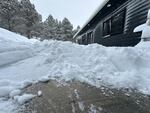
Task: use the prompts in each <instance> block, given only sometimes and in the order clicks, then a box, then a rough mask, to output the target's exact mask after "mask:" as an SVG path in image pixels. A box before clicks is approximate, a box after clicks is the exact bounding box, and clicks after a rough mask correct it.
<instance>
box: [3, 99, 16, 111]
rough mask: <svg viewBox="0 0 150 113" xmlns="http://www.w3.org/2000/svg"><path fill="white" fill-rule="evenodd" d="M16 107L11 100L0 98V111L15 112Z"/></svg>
mask: <svg viewBox="0 0 150 113" xmlns="http://www.w3.org/2000/svg"><path fill="white" fill-rule="evenodd" d="M16 107H17V105H16V104H15V103H13V101H12V100H5V99H0V113H17V110H16Z"/></svg>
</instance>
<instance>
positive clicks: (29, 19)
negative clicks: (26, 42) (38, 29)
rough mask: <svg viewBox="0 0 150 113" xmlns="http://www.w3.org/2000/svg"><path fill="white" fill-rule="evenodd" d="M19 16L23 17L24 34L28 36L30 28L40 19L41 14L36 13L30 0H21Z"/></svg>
mask: <svg viewBox="0 0 150 113" xmlns="http://www.w3.org/2000/svg"><path fill="white" fill-rule="evenodd" d="M20 4H21V10H20V12H21V17H22V18H23V19H24V24H25V28H23V29H24V35H26V36H27V37H28V38H31V37H32V34H31V32H32V30H33V28H34V26H35V25H36V24H39V22H40V21H41V15H39V14H38V12H37V11H36V9H35V7H34V5H33V4H31V2H30V0H21V2H20Z"/></svg>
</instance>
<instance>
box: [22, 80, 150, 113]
mask: <svg viewBox="0 0 150 113" xmlns="http://www.w3.org/2000/svg"><path fill="white" fill-rule="evenodd" d="M39 90H41V91H42V96H41V97H36V98H34V99H33V100H32V101H30V102H28V103H26V104H25V106H24V107H23V110H20V112H21V113H150V97H149V96H146V95H143V94H141V93H139V92H136V91H131V90H128V89H122V90H121V89H120V90H118V89H109V88H107V87H100V88H96V87H93V86H90V85H88V84H85V83H81V82H75V81H74V82H70V83H65V84H61V83H58V82H55V81H49V82H48V83H38V84H34V85H32V86H31V87H29V88H27V89H26V90H25V92H26V93H32V94H37V92H38V91H39Z"/></svg>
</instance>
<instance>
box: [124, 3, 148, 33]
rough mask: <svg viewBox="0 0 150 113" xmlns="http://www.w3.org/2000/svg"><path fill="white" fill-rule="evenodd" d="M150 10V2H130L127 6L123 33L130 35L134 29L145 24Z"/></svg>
mask: <svg viewBox="0 0 150 113" xmlns="http://www.w3.org/2000/svg"><path fill="white" fill-rule="evenodd" d="M149 9H150V0H131V1H130V2H129V3H128V6H127V12H126V22H125V33H132V32H133V30H134V28H135V27H137V26H139V25H141V24H143V23H145V22H146V20H147V13H148V10H149Z"/></svg>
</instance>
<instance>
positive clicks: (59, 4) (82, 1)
mask: <svg viewBox="0 0 150 113" xmlns="http://www.w3.org/2000/svg"><path fill="white" fill-rule="evenodd" d="M31 1H32V3H34V5H35V7H36V9H37V11H38V12H39V13H40V14H42V16H43V20H45V19H46V18H47V16H48V15H49V14H52V15H53V17H54V18H57V19H58V20H62V19H63V18H64V17H67V18H68V19H69V20H70V21H71V23H72V24H73V25H74V27H76V26H77V25H80V26H82V25H83V24H84V23H85V22H86V21H87V19H88V18H89V17H90V16H91V14H92V13H93V12H94V11H95V9H96V8H97V7H98V6H99V5H100V3H101V2H102V1H103V0H31Z"/></svg>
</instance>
